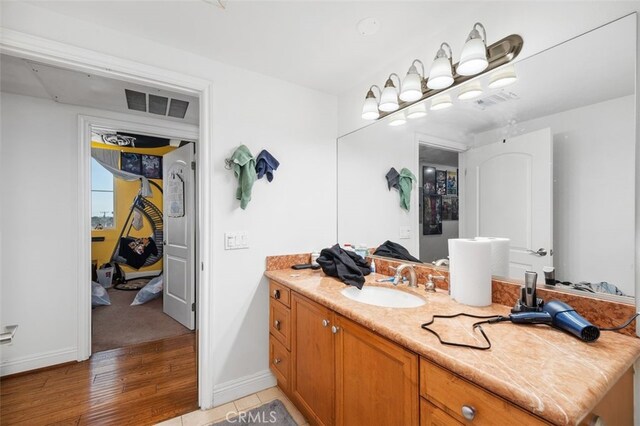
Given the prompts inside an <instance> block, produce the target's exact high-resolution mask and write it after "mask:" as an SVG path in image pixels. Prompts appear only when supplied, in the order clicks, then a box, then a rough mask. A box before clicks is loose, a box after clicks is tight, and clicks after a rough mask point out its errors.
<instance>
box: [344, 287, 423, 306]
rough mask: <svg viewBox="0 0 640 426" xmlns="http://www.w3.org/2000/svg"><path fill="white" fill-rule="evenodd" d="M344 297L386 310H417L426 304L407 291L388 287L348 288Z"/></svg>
mask: <svg viewBox="0 0 640 426" xmlns="http://www.w3.org/2000/svg"><path fill="white" fill-rule="evenodd" d="M341 293H342V295H343V296H345V297H348V298H349V299H351V300H355V301H356V302H360V303H366V304H367V305H375V306H384V307H386V308H417V307H418V306H422V305H424V304H425V303H426V302H425V301H424V300H423V299H421V298H419V297H418V296H414V295H413V294H410V293H407V292H405V291H401V290H396V289H393V288H386V287H367V286H365V287H363V288H362V290H358V288H357V287H347V288H345V289H344V290H342V291H341Z"/></svg>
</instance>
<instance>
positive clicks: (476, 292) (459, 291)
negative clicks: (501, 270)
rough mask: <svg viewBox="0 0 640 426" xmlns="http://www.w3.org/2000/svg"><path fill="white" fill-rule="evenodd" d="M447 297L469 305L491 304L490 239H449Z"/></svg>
mask: <svg viewBox="0 0 640 426" xmlns="http://www.w3.org/2000/svg"><path fill="white" fill-rule="evenodd" d="M449 285H450V286H451V297H452V298H453V299H455V300H456V301H457V302H459V303H463V304H465V305H471V306H488V305H490V304H491V242H489V241H488V240H486V239H484V240H481V239H473V238H471V239H466V238H461V239H450V240H449Z"/></svg>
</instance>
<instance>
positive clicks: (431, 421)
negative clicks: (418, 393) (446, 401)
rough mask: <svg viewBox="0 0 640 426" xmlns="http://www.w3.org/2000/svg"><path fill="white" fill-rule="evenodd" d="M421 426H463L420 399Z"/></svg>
mask: <svg viewBox="0 0 640 426" xmlns="http://www.w3.org/2000/svg"><path fill="white" fill-rule="evenodd" d="M420 426H462V423H460V422H459V421H457V420H456V419H454V418H453V417H451V416H450V415H448V414H447V413H445V412H444V411H442V410H441V409H439V408H438V407H436V406H435V405H433V404H432V403H430V402H428V401H427V400H426V399H424V398H420Z"/></svg>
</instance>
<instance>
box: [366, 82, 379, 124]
mask: <svg viewBox="0 0 640 426" xmlns="http://www.w3.org/2000/svg"><path fill="white" fill-rule="evenodd" d="M374 87H375V88H377V89H378V91H380V88H379V87H378V86H375V85H373V86H371V88H370V89H369V91H368V92H367V96H366V98H365V99H364V105H362V118H363V119H365V120H375V119H377V118H378V117H380V111H378V101H377V100H376V95H374V94H373V88H374Z"/></svg>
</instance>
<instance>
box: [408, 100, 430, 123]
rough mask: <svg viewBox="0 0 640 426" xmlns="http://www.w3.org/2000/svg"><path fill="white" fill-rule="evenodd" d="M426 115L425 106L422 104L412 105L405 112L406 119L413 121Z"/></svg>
mask: <svg viewBox="0 0 640 426" xmlns="http://www.w3.org/2000/svg"><path fill="white" fill-rule="evenodd" d="M425 115H427V106H426V104H425V103H424V102H422V103H419V104H416V105H413V106H411V107H410V108H409V110H408V111H407V118H409V119H411V120H413V119H414V118H420V117H424V116H425Z"/></svg>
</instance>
